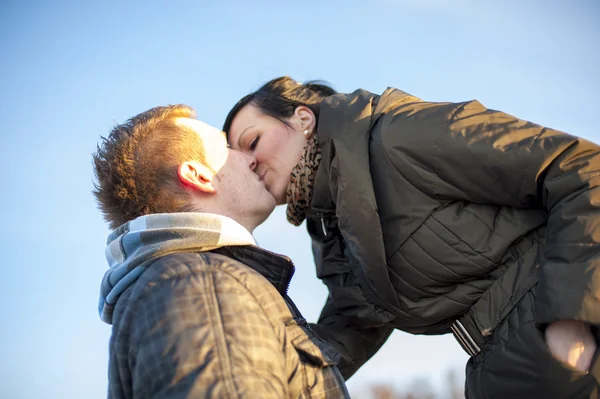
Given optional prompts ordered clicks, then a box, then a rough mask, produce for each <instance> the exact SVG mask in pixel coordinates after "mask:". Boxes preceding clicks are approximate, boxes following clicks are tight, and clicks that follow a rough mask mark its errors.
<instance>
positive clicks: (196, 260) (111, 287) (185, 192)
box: [94, 105, 349, 399]
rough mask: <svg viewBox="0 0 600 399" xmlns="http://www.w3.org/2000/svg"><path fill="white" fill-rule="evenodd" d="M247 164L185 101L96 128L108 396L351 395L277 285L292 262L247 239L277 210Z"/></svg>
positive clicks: (331, 356) (327, 350) (327, 349)
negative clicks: (104, 225)
mask: <svg viewBox="0 0 600 399" xmlns="http://www.w3.org/2000/svg"><path fill="white" fill-rule="evenodd" d="M253 162H254V160H253V159H252V158H250V157H248V156H246V155H243V154H242V153H240V152H237V151H233V150H229V149H228V148H227V144H226V139H225V136H224V134H223V133H222V132H221V131H218V130H216V129H214V128H211V127H210V126H207V125H205V124H203V123H202V122H200V121H198V120H196V119H194V112H193V110H192V109H191V108H189V107H187V106H183V105H179V106H171V107H158V108H153V109H151V110H149V111H146V112H144V113H142V114H140V115H137V116H135V117H133V118H132V119H130V120H128V121H127V122H126V123H124V124H122V125H119V126H116V127H115V128H114V129H113V130H112V131H111V133H110V135H109V137H108V138H105V139H103V142H102V144H101V146H99V148H98V151H97V153H96V154H95V155H94V169H95V174H96V178H97V182H96V185H95V191H94V194H95V195H96V198H97V200H98V202H99V206H100V208H101V210H102V212H103V213H104V216H105V218H106V220H107V221H108V222H109V223H110V226H111V228H113V229H115V228H116V230H114V232H113V233H112V234H111V235H110V236H109V239H108V247H107V249H106V257H107V259H108V262H109V265H110V269H109V270H108V272H107V273H106V275H105V276H104V279H103V281H102V286H101V300H100V315H101V318H102V320H104V321H105V322H107V323H110V324H112V325H113V331H112V337H111V340H110V362H109V394H108V396H109V397H111V398H115V399H120V398H175V397H177V398H183V397H186V398H242V397H243V398H258V397H260V398H288V397H290V398H291V397H293V398H298V397H311V398H343V397H349V395H348V392H347V390H346V387H345V385H344V381H343V378H342V377H341V374H340V373H339V371H338V369H337V367H336V362H337V358H338V357H339V356H338V355H337V353H336V352H335V350H334V349H333V347H331V346H330V345H329V344H328V343H326V342H325V341H323V340H321V339H319V338H317V336H316V335H315V334H314V333H313V332H312V331H311V329H310V328H309V327H308V325H307V323H306V321H305V320H304V318H303V317H302V316H301V315H300V312H299V311H298V310H297V308H296V307H295V305H294V304H293V302H292V301H291V299H290V298H289V297H288V296H287V287H288V285H289V282H290V279H291V277H292V274H293V272H294V266H293V264H292V262H291V261H290V260H289V259H288V258H285V257H282V256H278V255H275V254H272V253H270V252H267V251H264V250H262V249H260V248H258V247H257V246H256V243H255V241H254V239H253V237H252V234H251V232H252V231H253V230H254V228H255V227H256V226H258V225H259V224H260V223H262V222H263V221H264V220H265V219H266V218H267V216H268V215H269V214H270V213H271V211H272V210H273V208H274V207H275V201H274V199H273V197H272V196H271V195H270V194H269V193H268V191H267V190H266V189H265V187H264V184H263V182H262V181H261V180H260V179H259V177H258V176H257V175H256V174H255V173H254V172H253V168H254V165H253Z"/></svg>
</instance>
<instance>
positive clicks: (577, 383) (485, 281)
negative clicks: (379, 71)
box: [223, 77, 600, 398]
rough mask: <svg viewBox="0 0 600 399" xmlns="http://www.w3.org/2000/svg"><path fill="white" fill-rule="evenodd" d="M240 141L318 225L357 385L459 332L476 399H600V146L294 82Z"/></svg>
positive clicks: (347, 361)
mask: <svg viewBox="0 0 600 399" xmlns="http://www.w3.org/2000/svg"><path fill="white" fill-rule="evenodd" d="M223 130H224V131H225V132H226V133H227V134H228V139H229V142H230V145H231V147H232V148H234V149H237V150H240V151H244V152H246V153H248V154H251V155H252V156H254V157H255V159H256V168H255V172H256V173H257V174H258V176H259V177H260V178H261V179H262V180H263V182H264V184H265V186H266V188H267V189H268V190H269V191H270V192H271V194H272V195H273V196H274V197H275V199H276V200H277V202H278V203H279V204H286V203H287V217H288V220H289V221H290V222H291V223H293V224H295V225H299V224H300V223H301V222H302V221H303V220H306V222H307V228H308V231H309V233H310V235H311V237H312V239H313V250H314V255H315V263H316V265H317V274H318V276H319V278H321V279H322V280H323V281H324V282H325V284H327V286H328V288H329V291H330V295H329V298H328V301H327V303H326V305H325V308H324V309H323V313H322V315H321V318H320V320H319V323H318V324H317V325H315V330H316V331H317V332H318V333H319V334H320V335H322V336H323V337H324V338H326V339H328V340H329V341H330V342H332V343H334V344H335V345H336V346H337V347H338V350H339V351H340V352H341V354H342V355H343V360H344V361H343V362H342V363H341V364H340V369H341V370H342V372H343V373H344V374H345V376H346V377H349V376H350V375H352V373H354V371H356V369H357V368H358V367H360V366H361V365H362V364H363V363H364V362H365V361H366V360H368V358H369V357H370V356H372V355H373V354H374V353H375V352H376V351H377V350H378V349H379V347H380V346H381V345H382V344H383V342H384V341H385V339H387V337H388V336H389V334H390V332H391V330H392V329H393V328H397V329H400V330H403V331H407V332H411V333H415V334H443V333H447V332H450V331H452V332H453V333H454V335H455V337H456V338H457V340H458V341H459V343H460V344H461V345H462V346H463V348H464V349H465V350H466V351H467V352H468V353H469V354H470V355H471V358H470V360H469V362H468V364H467V383H466V392H467V397H472V398H480V397H484V398H508V397H511V398H517V397H518V398H530V397H544V398H554V397H556V398H577V397H582V398H583V397H597V395H598V388H599V387H600V385H599V384H598V378H600V361H597V360H596V359H595V358H594V362H592V358H593V356H594V353H595V350H596V340H597V339H596V338H597V337H594V334H597V331H598V330H597V326H598V325H599V324H600V279H599V278H598V277H597V276H599V275H600V227H599V226H600V148H599V147H598V146H597V145H595V144H593V143H590V142H588V141H585V140H582V139H579V138H576V137H573V136H570V135H567V134H565V133H561V132H558V131H555V130H552V129H547V128H543V127H541V126H539V125H535V124H533V123H530V122H526V121H523V120H519V119H517V118H515V117H512V116H510V115H507V114H504V113H502V112H498V111H493V110H490V109H487V108H485V107H484V106H483V105H481V104H480V103H479V102H477V101H469V102H463V103H433V102H425V101H422V100H420V99H418V98H416V97H413V96H411V95H408V94H407V93H404V92H402V91H400V90H396V89H388V90H386V91H385V92H384V93H383V94H382V95H375V94H372V93H369V92H366V91H364V90H358V91H356V92H354V93H351V94H337V93H335V91H334V90H333V89H331V88H329V87H327V86H325V85H322V84H315V83H308V84H300V83H298V82H295V81H294V80H292V79H290V78H289V77H281V78H277V79H274V80H272V81H270V82H268V83H266V84H265V85H264V86H263V87H261V88H260V89H259V90H258V91H256V92H255V93H252V94H250V95H248V96H246V97H244V98H243V99H242V100H240V101H239V102H238V103H237V104H236V105H235V107H234V108H233V109H232V110H231V112H230V113H229V115H228V116H227V119H226V121H225V125H224V128H223ZM553 355H554V356H553ZM432 360H433V359H432ZM594 395H596V396H594Z"/></svg>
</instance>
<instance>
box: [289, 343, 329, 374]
mask: <svg viewBox="0 0 600 399" xmlns="http://www.w3.org/2000/svg"><path fill="white" fill-rule="evenodd" d="M292 345H293V346H294V348H296V351H297V352H298V354H299V355H300V357H301V358H303V360H305V361H308V362H310V363H311V364H313V365H315V366H319V367H329V366H336V365H337V364H338V360H339V355H338V354H337V353H335V350H334V349H333V348H327V346H330V344H329V343H327V342H325V341H323V340H321V339H320V338H317V337H313V338H312V339H311V338H308V337H306V338H304V337H298V338H297V339H296V340H294V341H292Z"/></svg>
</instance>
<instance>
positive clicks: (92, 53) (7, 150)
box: [0, 0, 600, 399]
mask: <svg viewBox="0 0 600 399" xmlns="http://www.w3.org/2000/svg"><path fill="white" fill-rule="evenodd" d="M165 4H170V5H168V6H166V5H165ZM599 21H600V3H599V2H598V1H597V0H572V1H557V0H520V1H516V0H504V1H488V0H452V1H445V0H371V1H352V0H346V1H327V0H320V1H316V0H315V1H312V0H305V1H300V2H299V1H294V2H285V1H241V0H240V1H226V0H220V1H211V2H208V1H172V2H156V3H153V2H151V1H143V2H142V1H137V2H136V1H101V2H87V1H86V2H84V1H71V2H61V1H49V0H47V1H40V2H35V1H25V0H24V1H18V0H2V1H0V170H1V171H2V174H3V176H2V179H1V181H3V182H4V183H3V188H2V195H1V196H0V209H2V210H3V212H4V215H3V217H2V219H3V223H2V228H0V249H1V251H2V252H1V253H2V265H3V266H2V278H0V306H1V312H2V313H1V315H2V324H1V326H2V328H1V329H0V397H2V398H10V399H20V398H41V397H43V398H62V399H70V398H90V399H95V398H103V397H105V395H106V394H105V389H106V383H107V378H106V370H107V359H108V356H107V348H108V346H107V341H108V337H109V335H110V328H109V326H107V325H105V324H103V323H102V322H101V321H100V319H99V317H98V314H97V310H96V309H97V299H98V289H99V285H100V279H101V277H102V275H103V273H104V271H105V269H106V267H107V265H106V262H105V259H104V244H105V241H106V236H107V234H108V228H107V225H106V224H105V223H104V222H103V220H102V219H101V216H100V213H99V212H98V211H97V209H96V206H95V203H94V201H93V198H92V195H91V188H92V168H91V162H90V159H91V155H90V154H91V153H92V152H93V151H94V150H95V146H96V143H97V142H98V139H99V137H100V135H106V134H107V133H108V131H109V129H110V128H111V126H113V124H115V123H117V122H122V121H124V120H125V119H127V118H128V117H130V116H133V115H134V114H137V113H139V112H141V111H144V110H146V109H148V108H150V107H153V106H157V105H165V104H173V103H187V104H189V105H192V106H193V107H195V108H196V109H197V113H198V118H199V119H202V120H204V121H206V122H208V123H210V124H213V125H215V126H219V127H220V126H221V125H222V122H223V119H224V117H225V115H226V113H227V111H228V109H229V108H230V107H231V106H232V105H233V104H234V103H235V102H236V101H237V100H238V99H239V98H240V97H241V96H243V95H244V94H246V93H247V92H249V91H251V90H252V89H255V88H257V87H258V86H259V85H260V84H262V83H263V82H264V81H266V80H268V79H271V78H273V77H276V76H279V75H290V76H292V77H294V78H295V79H297V80H308V79H325V80H327V81H328V82H330V83H331V84H332V85H333V86H334V87H335V88H336V89H337V90H338V91H353V90H355V89H357V88H364V89H367V90H370V91H373V92H381V91H383V90H384V89H385V88H386V87H387V86H394V87H397V88H400V89H403V90H405V91H407V92H409V93H412V94H414V95H416V96H418V97H421V98H423V99H427V100H432V101H463V100H469V99H473V98H476V99H478V100H480V101H481V102H482V103H484V104H485V105H486V106H488V107H490V108H494V109H500V110H503V111H505V112H509V113H511V114H514V115H516V116H519V117H521V118H524V119H528V120H532V121H534V122H537V123H540V124H543V125H546V126H550V127H553V128H557V129H560V130H565V131H568V132H570V133H573V134H575V135H579V136H584V137H586V138H589V139H592V140H594V141H600V136H599V128H598V119H599V117H600V111H599V110H600V84H599V71H600V26H599V23H600V22H599ZM256 236H257V238H258V240H259V242H260V243H261V244H262V245H263V246H265V247H266V248H268V249H271V250H274V251H278V252H281V253H285V254H287V255H290V256H291V257H292V259H293V260H294V261H295V263H296V266H297V274H296V277H295V280H294V282H293V283H292V288H291V295H292V297H293V298H294V300H295V301H296V302H297V304H298V306H299V307H300V309H301V310H302V311H303V312H304V313H305V315H306V316H307V318H308V319H311V320H315V319H316V317H317V315H318V313H319V311H320V307H321V305H322V303H323V302H324V300H325V296H326V290H325V288H324V286H323V285H322V284H321V283H320V282H319V281H318V280H317V279H316V277H314V266H313V263H312V258H311V254H310V245H309V241H308V237H307V233H306V232H305V230H304V228H303V227H301V228H294V227H293V226H291V225H288V224H287V223H286V222H285V218H284V213H283V209H279V210H278V211H277V212H276V213H275V214H274V215H273V216H272V217H271V218H270V219H269V221H268V222H267V223H266V224H265V225H264V226H263V227H261V228H259V229H258V230H257V234H256ZM465 361H466V355H464V354H463V353H462V350H461V349H460V348H459V347H458V344H456V343H455V342H454V340H453V338H452V337H450V336H446V337H437V338H435V337H414V336H409V335H407V334H403V333H399V332H398V333H395V334H394V335H393V336H392V338H391V339H390V341H389V342H388V343H387V344H386V345H385V346H384V348H383V349H382V350H381V351H380V353H379V354H378V355H377V356H376V357H375V358H374V359H373V360H372V361H371V362H369V363H368V364H367V365H366V366H364V368H363V369H361V370H360V371H359V372H358V373H357V374H356V376H355V377H353V378H352V379H351V380H350V381H349V386H350V388H351V390H352V391H353V392H355V393H358V392H360V391H361V390H362V389H363V387H364V386H366V385H367V384H369V383H371V382H375V381H384V382H385V381H389V382H393V383H395V384H398V385H399V386H402V384H404V383H405V382H406V381H408V380H410V379H411V378H414V377H423V376H425V377H427V376H430V377H431V378H432V379H433V380H434V381H436V380H437V379H439V378H441V377H440V376H441V375H442V374H443V373H444V371H445V370H447V369H452V368H457V369H459V373H463V367H464V363H465Z"/></svg>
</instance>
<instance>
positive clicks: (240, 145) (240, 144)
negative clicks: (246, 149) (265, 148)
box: [237, 125, 256, 148]
mask: <svg viewBox="0 0 600 399" xmlns="http://www.w3.org/2000/svg"><path fill="white" fill-rule="evenodd" d="M254 126H256V125H250V126H248V127H247V128H245V129H244V130H242V133H240V137H238V142H237V144H238V147H239V148H242V136H243V135H244V133H246V132H247V131H248V129H250V128H252V127H254Z"/></svg>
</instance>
